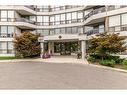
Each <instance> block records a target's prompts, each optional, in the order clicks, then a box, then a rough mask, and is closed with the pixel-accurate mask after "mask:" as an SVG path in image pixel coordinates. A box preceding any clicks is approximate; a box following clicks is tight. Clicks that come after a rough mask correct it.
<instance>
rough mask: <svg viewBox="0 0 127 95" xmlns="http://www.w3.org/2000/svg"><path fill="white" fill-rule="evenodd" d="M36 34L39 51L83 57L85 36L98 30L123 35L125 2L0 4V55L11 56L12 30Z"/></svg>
mask: <svg viewBox="0 0 127 95" xmlns="http://www.w3.org/2000/svg"><path fill="white" fill-rule="evenodd" d="M28 31H30V32H32V33H34V34H39V35H40V37H39V39H38V41H39V42H40V43H41V48H42V52H46V51H47V52H49V53H50V54H51V55H76V52H77V51H81V53H82V58H85V56H86V53H87V50H88V47H89V39H91V37H92V36H95V35H96V34H98V33H102V32H105V31H107V32H110V33H113V32H115V33H120V35H121V36H127V6H123V5H121V6H118V5H117V6H115V5H111V6H110V5H109V6H105V5H97V6H95V5H94V6H92V5H91V6H87V5H82V6H81V5H80V6H76V5H66V6H37V5H29V6H28V5H27V6H25V5H24V6H21V5H14V6H12V5H7V6H5V5H4V6H0V56H15V51H14V47H13V42H12V41H13V37H14V34H16V35H20V34H21V33H23V32H28Z"/></svg>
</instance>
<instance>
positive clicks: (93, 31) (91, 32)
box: [85, 29, 99, 36]
mask: <svg viewBox="0 0 127 95" xmlns="http://www.w3.org/2000/svg"><path fill="white" fill-rule="evenodd" d="M98 33H99V29H92V30H88V31H87V32H86V33H85V34H86V35H87V36H90V35H93V34H98Z"/></svg>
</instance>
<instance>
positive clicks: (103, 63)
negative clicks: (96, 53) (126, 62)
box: [100, 60, 115, 67]
mask: <svg viewBox="0 0 127 95" xmlns="http://www.w3.org/2000/svg"><path fill="white" fill-rule="evenodd" d="M100 64H101V65H104V66H110V67H114V65H115V61H114V60H102V61H100Z"/></svg>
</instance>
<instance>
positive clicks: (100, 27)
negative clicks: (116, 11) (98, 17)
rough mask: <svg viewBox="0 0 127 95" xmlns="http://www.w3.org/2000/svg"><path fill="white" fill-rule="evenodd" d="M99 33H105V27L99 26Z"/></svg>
mask: <svg viewBox="0 0 127 95" xmlns="http://www.w3.org/2000/svg"><path fill="white" fill-rule="evenodd" d="M99 32H100V33H101V32H104V25H99Z"/></svg>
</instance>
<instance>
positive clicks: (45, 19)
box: [43, 16, 49, 25]
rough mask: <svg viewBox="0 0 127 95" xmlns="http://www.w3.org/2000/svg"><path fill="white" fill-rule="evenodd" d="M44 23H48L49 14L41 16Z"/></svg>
mask: <svg viewBox="0 0 127 95" xmlns="http://www.w3.org/2000/svg"><path fill="white" fill-rule="evenodd" d="M43 21H44V25H49V16H43Z"/></svg>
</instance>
